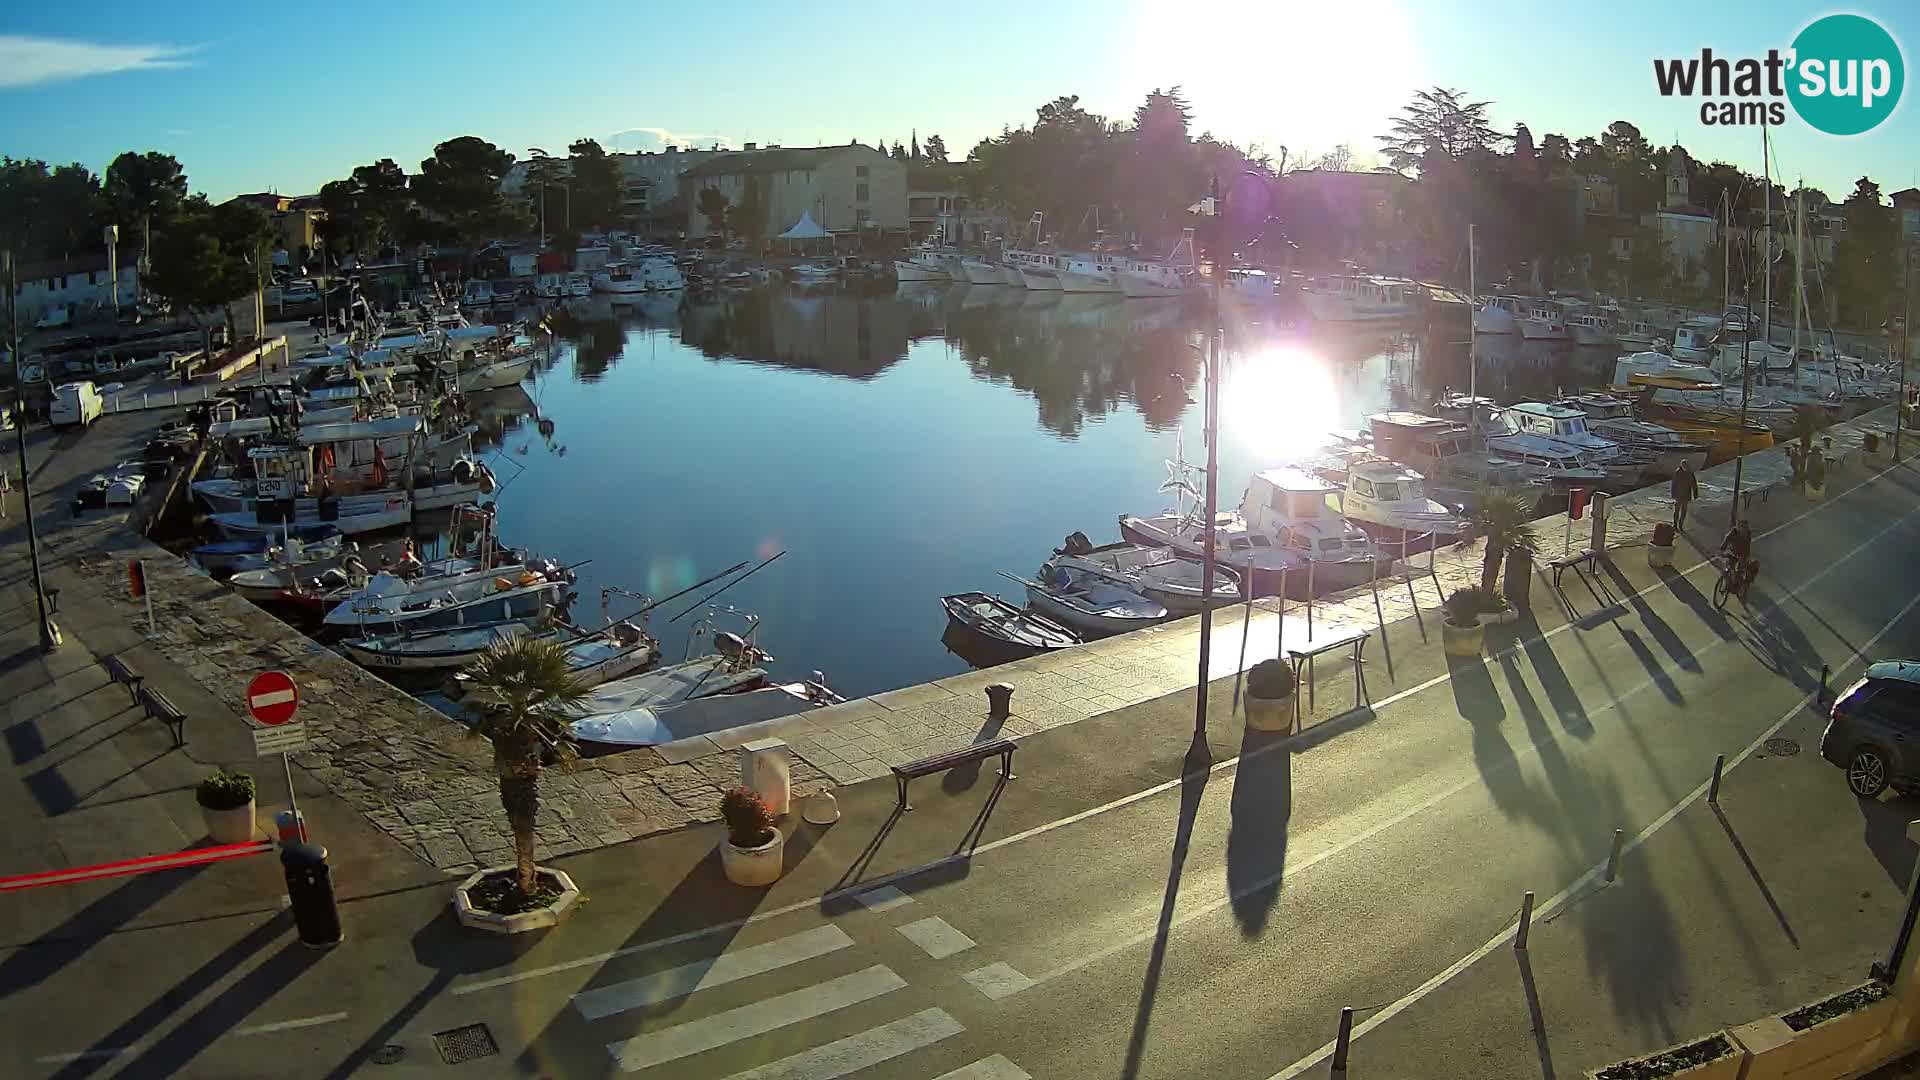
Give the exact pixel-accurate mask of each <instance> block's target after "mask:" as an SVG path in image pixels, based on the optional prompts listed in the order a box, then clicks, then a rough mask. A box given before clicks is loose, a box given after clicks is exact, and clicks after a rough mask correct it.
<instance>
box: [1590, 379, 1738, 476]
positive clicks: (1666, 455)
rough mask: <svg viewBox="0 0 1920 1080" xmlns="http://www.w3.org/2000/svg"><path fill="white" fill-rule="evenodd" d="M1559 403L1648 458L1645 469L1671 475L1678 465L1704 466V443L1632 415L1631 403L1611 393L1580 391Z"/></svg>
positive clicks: (1598, 430)
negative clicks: (1584, 392) (1583, 415)
mask: <svg viewBox="0 0 1920 1080" xmlns="http://www.w3.org/2000/svg"><path fill="white" fill-rule="evenodd" d="M1560 404H1562V405H1565V406H1568V407H1570V408H1575V409H1579V410H1580V411H1581V412H1583V413H1585V414H1586V415H1587V426H1588V427H1589V428H1591V429H1593V431H1594V432H1596V433H1598V434H1600V435H1603V436H1605V437H1606V438H1609V439H1612V440H1613V441H1615V442H1617V443H1619V444H1620V445H1621V446H1623V447H1626V448H1627V449H1629V450H1635V451H1639V452H1640V453H1642V454H1645V455H1647V456H1649V457H1650V458H1651V461H1650V462H1649V464H1648V465H1647V472H1648V473H1649V474H1650V475H1653V476H1672V475H1673V474H1674V473H1675V472H1676V471H1678V470H1679V468H1680V466H1681V465H1685V466H1686V467H1687V468H1689V469H1691V470H1693V471H1694V472H1699V471H1700V470H1701V469H1704V468H1706V467H1707V443H1706V441H1704V440H1701V439H1696V438H1693V437H1691V436H1687V435H1683V434H1681V433H1680V432H1678V431H1675V430H1674V429H1673V428H1670V427H1667V426H1665V425H1662V424H1655V423H1651V422H1649V421H1646V420H1642V419H1640V418H1639V417H1638V416H1636V415H1634V409H1633V402H1631V401H1628V400H1627V399H1626V398H1623V397H1616V396H1614V395H1612V394H1599V393H1594V394H1579V395H1576V396H1574V397H1569V398H1563V399H1561V401H1560Z"/></svg>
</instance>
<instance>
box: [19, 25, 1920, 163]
mask: <svg viewBox="0 0 1920 1080" xmlns="http://www.w3.org/2000/svg"><path fill="white" fill-rule="evenodd" d="M1604 7H1605V11H1606V14H1605V16H1604V17H1600V16H1599V15H1598V14H1597V13H1598V11H1599V10H1600V9H1588V10H1587V14H1585V15H1578V14H1576V13H1575V12H1576V9H1573V8H1569V9H1566V12H1565V14H1561V13H1558V12H1556V11H1554V9H1552V8H1551V7H1549V6H1543V5H1539V4H1537V3H1522V2H1507V0H1477V2H1459V3H1444V2H1439V0H1359V2H1330V0H1220V2H1216V3H1213V4H1209V5H1198V4H1192V5H1189V4H1176V3H1168V2H1167V0H1144V2H1137V0H1119V2H1116V0H1104V2H1094V0H1047V2H1044V3H1032V2H1031V0H1025V2H1018V3H1014V2H1005V0H971V2H970V3H968V4H965V5H936V6H930V7H926V8H922V7H921V6H920V5H902V4H898V3H880V2H870V0H827V2H826V3H823V4H810V5H801V4H793V3H790V2H763V0H730V2H728V3H726V4H694V3H670V2H665V0H646V2H642V3H633V2H631V0H627V2H620V3H600V2H598V0H574V2H571V3H568V4H565V5H561V6H559V7H557V8H553V9H548V10H544V11H543V10H540V9H537V8H530V7H528V6H527V5H525V4H523V3H514V4H506V3H496V2H493V0H465V2H461V3H450V2H443V0H409V2H406V3H393V2H391V0H385V2H381V3H366V2H362V0H328V2H327V3H324V4H315V5H308V6H301V5H285V4H281V5H265V6H262V5H259V4H234V3H224V2H210V0H171V2H169V3H165V4H155V3H150V2H144V0H143V2H136V3H122V2H118V0H96V2H93V3H89V4H85V5H77V6H74V7H67V6H65V5H62V4H45V5H13V6H10V7H9V9H8V10H7V11H6V12H5V13H3V14H0V154H5V155H10V156H13V157H34V158H43V159H46V160H49V161H53V162H61V163H63V162H67V161H79V162H81V163H83V164H86V165H88V166H90V167H92V168H94V169H96V170H99V169H104V168H105V166H106V164H107V163H108V162H109V161H111V160H112V158H113V156H114V155H115V154H117V153H119V152H120V151H122V150H127V149H134V150H149V149H152V150H161V151H165V152H167V153H171V154H173V155H175V156H176V157H178V158H179V159H180V161H181V163H182V164H183V165H184V166H185V167H186V170H187V174H188V177H189V180H190V182H191V184H192V186H193V188H194V189H195V190H198V191H202V192H205V193H206V194H208V195H209V196H211V197H213V198H215V199H216V200H217V199H222V198H225V197H228V196H231V195H234V194H238V193H241V192H250V191H278V192H281V193H283V194H294V195H297V194H305V193H309V192H312V191H315V190H317V189H318V188H319V186H320V185H321V184H322V183H325V182H326V181H328V180H332V179H338V178H340V177H343V176H345V175H346V174H347V173H348V172H350V171H351V170H352V168H353V167H354V166H356V165H361V164H366V163H368V162H371V161H375V160H378V159H379V158H382V157H391V158H393V159H394V160H396V161H398V162H399V163H400V164H401V165H403V166H405V167H406V168H407V170H408V171H409V172H413V171H418V168H419V162H420V160H421V159H422V158H424V157H427V156H429V155H430V154H431V153H432V150H433V146H434V144H435V143H437V142H440V141H442V140H445V139H448V138H452V137H454V136H457V135H467V134H473V135H479V136H481V137H483V138H486V139H488V140H490V141H492V142H494V143H496V144H498V145H500V146H502V147H504V148H505V149H507V150H509V151H511V152H512V153H514V154H515V155H517V156H520V157H525V156H526V155H527V150H528V148H531V147H542V148H545V149H547V150H549V151H551V152H554V153H561V154H564V153H565V152H566V151H565V146H566V144H567V143H568V142H570V141H572V140H574V139H578V138H582V137H593V138H596V139H599V140H600V142H601V143H602V145H604V146H607V147H608V148H609V149H629V150H639V149H657V148H659V147H661V146H663V145H665V144H668V143H677V144H681V145H686V144H692V143H698V144H701V145H706V144H709V143H711V142H712V141H713V140H716V139H718V140H724V141H725V142H726V144H727V145H729V146H733V147H738V146H739V145H740V144H741V143H742V142H745V141H749V140H751V141H757V142H761V143H768V142H778V143H781V144H783V145H787V146H799V145H814V144H821V143H844V142H848V141H851V140H858V141H861V142H864V143H869V144H871V143H873V142H874V141H876V140H880V139H884V140H887V141H893V140H900V141H903V142H904V141H906V140H907V139H908V137H909V135H910V134H912V133H913V132H914V131H916V130H917V131H918V133H919V135H920V136H921V138H923V139H924V138H925V137H926V136H927V135H929V134H932V133H939V134H940V135H942V136H943V137H944V139H945V141H946V143H947V146H948V149H949V151H950V153H952V154H953V156H954V157H955V158H959V157H963V156H964V155H965V153H966V151H967V150H968V149H969V148H971V147H972V146H973V144H974V143H975V142H976V141H977V140H979V139H980V138H982V137H985V136H990V135H993V134H995V133H997V132H998V131H999V130H1000V129H1001V128H1002V127H1003V126H1009V125H1011V126H1018V125H1021V124H1024V123H1030V122H1031V121H1032V119H1033V114H1034V110H1035V109H1036V108H1037V107H1038V106H1040V105H1041V104H1043V103H1045V102H1047V101H1049V100H1051V99H1052V98H1054V97H1056V96H1058V95H1062V94H1078V95H1079V96H1080V98H1081V104H1082V105H1083V106H1085V107H1087V108H1090V109H1091V110H1092V111H1094V112H1096V113H1101V114H1104V115H1107V116H1113V117H1122V116H1128V115H1130V114H1131V112H1132V110H1133V108H1134V106H1135V105H1137V104H1138V103H1139V102H1140V100H1141V99H1142V98H1144V96H1145V95H1146V93H1147V91H1149V90H1151V89H1154V88H1156V87H1170V86H1175V85H1178V86H1181V87H1182V88H1183V90H1184V92H1185V94H1186V96H1187V99H1188V100H1189V102H1190V103H1191V104H1192V106H1193V111H1194V123H1195V127H1196V129H1197V130H1204V131H1211V132H1213V133H1214V134H1215V135H1216V136H1219V137H1221V138H1226V139H1231V140H1233V141H1234V142H1237V143H1240V144H1242V145H1247V144H1257V145H1258V146H1259V147H1260V148H1261V149H1263V150H1265V151H1266V152H1267V153H1269V154H1271V155H1272V156H1273V157H1274V158H1276V159H1278V158H1279V157H1280V156H1281V155H1282V152H1283V151H1282V148H1283V147H1284V148H1285V154H1286V155H1287V157H1288V160H1289V163H1294V162H1298V161H1300V160H1301V159H1303V158H1307V159H1311V158H1313V157H1317V156H1318V155H1320V154H1323V153H1325V152H1326V151H1328V150H1330V149H1332V148H1334V147H1335V146H1339V145H1342V144H1345V145H1348V146H1350V147H1351V149H1352V151H1353V154H1354V158H1355V160H1356V162H1357V163H1358V164H1360V165H1362V166H1367V165H1372V164H1375V163H1377V161H1378V157H1377V150H1376V148H1377V146H1378V141H1377V140H1376V139H1375V136H1376V135H1378V134H1379V133H1381V132H1382V131H1385V130H1386V128H1387V126H1388V124H1389V122H1390V119H1391V117H1392V116H1393V114H1394V113H1395V112H1397V111H1398V109H1399V108H1400V107H1401V105H1403V104H1404V103H1405V102H1406V100H1407V99H1408V98H1409V97H1410V96H1411V94H1412V93H1413V91H1414V90H1416V89H1419V88H1422V87H1426V86H1433V85H1444V86H1451V87H1458V88H1459V89H1461V90H1463V91H1465V92H1466V94H1467V95H1468V96H1469V97H1470V98H1471V99H1473V100H1486V101H1490V102H1491V103H1492V104H1491V106H1490V108H1489V112H1490V115H1491V118H1492V121H1493V124H1494V126H1495V127H1496V128H1499V129H1501V130H1504V131H1511V130H1512V127H1513V125H1514V124H1516V123H1525V124H1527V125H1528V127H1529V128H1530V129H1531V131H1532V133H1533V135H1534V138H1535V140H1536V141H1538V139H1539V138H1540V137H1541V136H1542V135H1545V134H1547V133H1549V132H1558V133H1562V134H1566V135H1567V136H1568V137H1569V138H1577V137H1579V136H1580V135H1583V134H1594V135H1597V134H1598V133H1599V132H1600V131H1601V130H1602V129H1604V128H1605V127H1606V125H1607V124H1609V123H1611V122H1612V121H1614V120H1620V119H1625V120H1630V121H1632V122H1633V123H1635V124H1636V125H1638V126H1639V127H1640V129H1641V131H1642V132H1643V133H1644V134H1645V135H1646V137H1647V138H1648V139H1649V140H1651V141H1652V142H1654V143H1655V144H1658V145H1665V144H1667V143H1669V142H1672V141H1674V140H1675V139H1676V138H1677V139H1678V140H1679V141H1680V142H1681V143H1682V144H1683V145H1685V146H1686V147H1687V148H1688V150H1689V151H1690V152H1692V153H1693V154H1694V156H1695V157H1697V158H1700V159H1702V160H1706V161H1713V160H1727V161H1731V162H1733V163H1735V164H1738V165H1740V166H1742V167H1744V168H1746V169H1748V170H1750V171H1754V172H1758V171H1759V168H1760V134H1759V131H1758V130H1757V129H1755V128H1751V127H1746V128H1714V127H1707V126H1703V125H1702V124H1701V122H1700V119H1699V116H1698V102H1697V101H1686V100H1682V99H1662V98H1661V97H1660V96H1659V94H1658V92H1657V91H1656V90H1655V87H1654V80H1653V67H1652V61H1653V59H1654V58H1656V57H1681V56H1688V55H1694V56H1697V55H1698V54H1699V51H1700V49H1701V48H1702V47H1703V46H1711V47H1713V49H1714V51H1715V52H1716V54H1719V55H1731V56H1736V57H1737V56H1756V55H1762V54H1764V52H1765V51H1766V49H1767V48H1769V47H1778V48H1785V47H1786V46H1787V45H1788V44H1789V43H1790V42H1791V41H1792V39H1793V36H1794V35H1795V33H1796V32H1797V31H1798V30H1799V29H1800V28H1801V27H1802V26H1804V25H1805V24H1806V23H1807V22H1809V21H1811V20H1812V19H1814V18H1816V17H1818V16H1820V15H1823V14H1827V13H1829V12H1833V11H1854V12H1858V13H1860V14H1864V15H1869V16H1872V17H1874V18H1876V19H1878V20H1879V21H1880V22H1881V24H1882V25H1883V26H1886V27H1888V28H1889V29H1890V30H1892V32H1893V34H1894V36H1895V38H1896V39H1898V40H1899V41H1900V42H1901V44H1902V48H1903V49H1904V51H1905V55H1906V60H1907V64H1908V66H1909V68H1911V67H1912V65H1913V64H1914V63H1915V62H1916V61H1917V60H1920V51H1917V50H1920V4H1915V3H1913V2H1912V0H1895V2H1887V0H1873V2H1861V3H1855V4H1851V5H1850V6H1846V7H1828V6H1822V5H1818V4H1808V3H1787V2H1779V0H1685V2H1683V3H1671V2H1645V0H1621V2H1617V3H1613V4H1608V5H1604ZM1916 94H1920V90H1912V89H1909V91H1908V92H1907V93H1906V94H1905V95H1904V97H1905V98H1906V99H1908V100H1903V101H1902V103H1901V105H1900V108H1899V110H1898V112H1897V113H1896V114H1895V115H1894V116H1893V117H1892V118H1891V119H1890V120H1888V121H1887V122H1885V123H1883V124H1882V125H1880V126H1879V127H1878V128H1876V129H1875V130H1873V131H1871V132H1869V133H1867V134H1865V135H1861V136H1857V137H1853V138H1838V137H1834V136H1827V135H1822V134H1820V133H1818V132H1816V131H1814V130H1813V129H1812V128H1810V127H1808V126H1806V125H1805V124H1804V123H1802V122H1800V121H1799V119H1798V118H1797V117H1793V116H1791V115H1790V116H1789V120H1788V123H1787V124H1786V125H1785V126H1784V127H1781V128H1777V129H1776V131H1775V141H1774V151H1775V153H1774V157H1775V161H1776V163H1777V165H1778V168H1779V170H1780V171H1781V172H1782V173H1783V174H1784V175H1785V176H1786V177H1787V178H1788V179H1789V181H1792V180H1796V179H1804V181H1805V182H1806V183H1808V184H1811V185H1813V186H1816V187H1820V188H1822V189H1823V190H1825V191H1827V192H1828V194H1830V195H1833V196H1834V197H1836V198H1840V197H1844V196H1845V194H1846V193H1847V192H1848V191H1850V190H1851V189H1852V186H1853V181H1854V179H1855V178H1856V177H1858V176H1860V175H1862V174H1868V175H1871V176H1873V177H1874V178H1875V179H1876V180H1877V181H1878V182H1879V183H1880V184H1881V186H1882V188H1883V190H1885V191H1888V192H1891V191H1894V190H1897V189H1900V188H1905V187H1912V186H1915V181H1916V166H1920V107H1916V105H1915V104H1914V102H1913V101H1912V100H1910V99H1911V98H1913V97H1914V96H1915V95H1916Z"/></svg>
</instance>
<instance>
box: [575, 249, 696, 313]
mask: <svg viewBox="0 0 1920 1080" xmlns="http://www.w3.org/2000/svg"><path fill="white" fill-rule="evenodd" d="M686 287H687V276H686V275H685V274H684V273H682V272H681V271H680V267H679V265H678V264H677V263H675V262H674V261H673V260H672V259H671V258H669V257H667V256H665V255H643V256H641V257H639V258H637V259H632V260H629V261H627V262H624V263H609V264H608V265H607V267H606V269H604V270H602V271H599V272H598V273H596V274H594V276H593V288H594V291H595V292H603V293H608V294H610V295H611V296H612V297H613V299H614V301H615V302H616V303H618V302H620V299H621V298H622V297H629V296H637V295H640V294H642V293H660V292H677V291H679V290H681V289H684V288H686Z"/></svg>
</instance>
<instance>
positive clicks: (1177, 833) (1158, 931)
mask: <svg viewBox="0 0 1920 1080" xmlns="http://www.w3.org/2000/svg"><path fill="white" fill-rule="evenodd" d="M1212 764H1213V753H1212V751H1211V750H1210V749H1209V748H1208V746H1207V743H1206V740H1205V739H1204V738H1202V737H1200V736H1199V735H1195V736H1194V740H1193V744H1192V745H1191V746H1190V747H1188V749H1187V756H1186V762H1185V768H1184V770H1183V771H1182V773H1181V775H1180V821H1179V823H1178V825H1177V826H1176V827H1175V828H1174V833H1173V852H1172V854H1171V856H1170V857H1169V858H1168V865H1167V887H1166V893H1165V895H1164V897H1163V898H1162V899H1161V902H1160V921H1159V923H1158V924H1157V925H1156V927H1155V932H1154V936H1153V951H1152V952H1151V953H1150V954H1149V955H1148V957H1147V973H1146V977H1145V978H1144V979H1143V980H1142V982H1141V985H1140V1004H1139V1006H1138V1007H1137V1008H1136V1009H1135V1010H1134V1015H1133V1034H1132V1036H1131V1037H1130V1038H1129V1039H1128V1040H1127V1059H1126V1063H1125V1065H1124V1066H1123V1067H1122V1068H1121V1072H1120V1075H1121V1076H1122V1077H1123V1078H1125V1080H1132V1078H1134V1077H1137V1076H1139V1075H1140V1059H1141V1056H1142V1055H1143V1054H1144V1053H1145V1052H1146V1048H1147V1026H1148V1024H1149V1023H1150V1022H1151V1020H1152V1019H1153V1004H1154V999H1155V997H1156V996H1157V995H1158V994H1159V991H1160V969H1161V967H1162V965H1163V964H1164V963H1165V962H1166V957H1167V937H1168V935H1169V934H1171V933H1172V931H1173V909H1174V902H1175V901H1176V900H1178V899H1179V896H1180V878H1181V875H1182V874H1183V873H1184V872H1185V869H1186V863H1187V847H1188V845H1189V844H1190V843H1191V842H1192V839H1193V821H1194V818H1195V817H1196V816H1197V815H1198V814H1199V812H1200V800H1201V797H1202V796H1204V795H1205V794H1206V792H1207V781H1208V779H1209V778H1210V777H1211V776H1212V772H1211V769H1210V766H1211V765H1212Z"/></svg>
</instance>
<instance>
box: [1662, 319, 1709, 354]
mask: <svg viewBox="0 0 1920 1080" xmlns="http://www.w3.org/2000/svg"><path fill="white" fill-rule="evenodd" d="M1720 323H1721V320H1719V319H1688V320H1687V321H1686V322H1683V323H1681V324H1680V325H1679V326H1676V327H1674V330H1673V347H1672V351H1673V355H1674V357H1675V358H1676V359H1680V360H1692V361H1695V362H1696V363H1697V362H1701V361H1706V360H1711V359H1713V357H1714V354H1715V352H1716V349H1715V346H1714V338H1716V337H1717V336H1719V333H1720Z"/></svg>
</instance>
